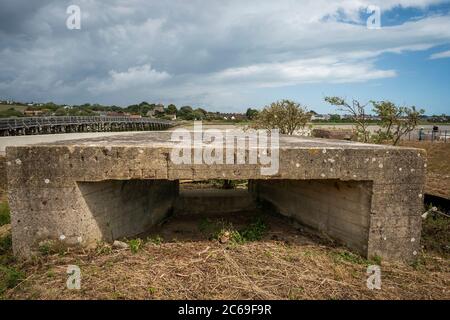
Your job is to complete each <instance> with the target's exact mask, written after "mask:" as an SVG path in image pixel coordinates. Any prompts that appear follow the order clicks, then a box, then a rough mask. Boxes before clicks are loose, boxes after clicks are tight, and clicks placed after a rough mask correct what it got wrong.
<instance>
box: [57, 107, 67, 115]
mask: <svg viewBox="0 0 450 320" xmlns="http://www.w3.org/2000/svg"><path fill="white" fill-rule="evenodd" d="M66 114H67V112H66V109H64V108H63V107H61V108H58V109H56V111H55V116H65V115H66Z"/></svg>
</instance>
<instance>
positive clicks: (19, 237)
mask: <svg viewBox="0 0 450 320" xmlns="http://www.w3.org/2000/svg"><path fill="white" fill-rule="evenodd" d="M25 194H26V195H28V196H27V197H24V196H23V195H25ZM177 195H178V182H177V181H169V180H106V181H98V182H77V183H76V184H75V185H74V186H73V187H66V188H42V189H34V188H29V186H27V185H22V186H21V187H20V189H12V188H10V189H9V201H10V204H11V206H12V210H11V223H12V227H13V228H14V232H13V234H12V235H13V250H14V252H15V253H16V254H18V255H20V256H30V254H33V252H35V251H37V250H38V248H39V244H40V243H42V242H43V241H47V240H52V241H56V242H58V243H59V244H61V245H68V246H70V245H81V246H84V247H93V246H95V245H96V244H97V243H98V241H112V240H114V239H117V238H121V237H133V236H135V235H138V234H140V233H142V232H144V231H145V230H146V229H147V228H148V227H149V226H150V225H152V224H154V223H156V222H158V221H159V220H161V219H162V218H163V217H164V216H165V215H166V214H167V213H169V211H170V210H171V208H172V207H173V202H174V200H175V198H176V197H177ZM43 212H45V214H42V213H43Z"/></svg>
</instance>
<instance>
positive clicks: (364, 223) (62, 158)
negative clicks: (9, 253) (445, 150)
mask: <svg viewBox="0 0 450 320" xmlns="http://www.w3.org/2000/svg"><path fill="white" fill-rule="evenodd" d="M173 149H174V143H173V142H172V141H171V134H170V132H146V133H137V134H133V135H127V136H114V137H108V138H91V139H81V140H73V141H64V142H57V143H49V144H42V145H31V146H16V147H8V148H7V149H6V156H7V161H6V164H7V177H8V192H9V203H10V208H11V223H12V239H13V250H14V253H15V254H16V255H18V256H21V257H29V256H30V255H32V254H33V253H34V252H36V251H37V250H36V248H37V246H38V245H39V243H40V242H41V241H43V240H45V239H51V240H57V241H60V240H61V241H63V242H64V243H65V244H68V245H72V244H78V245H80V246H82V247H88V246H91V245H95V244H96V243H97V242H98V241H102V240H103V241H111V240H113V239H117V238H121V237H133V236H136V235H138V234H140V233H141V232H142V231H145V229H146V228H147V227H148V226H151V225H154V224H155V223H157V221H160V220H161V219H164V217H167V216H168V215H170V214H171V213H172V211H173V212H176V211H177V208H178V207H177V206H179V205H180V203H179V202H180V201H181V200H182V199H183V197H180V196H179V195H181V194H179V181H183V180H194V181H198V180H210V179H226V180H249V193H247V194H241V195H240V196H236V198H234V199H232V200H230V201H228V204H227V206H226V207H227V208H231V209H233V206H236V205H237V204H239V205H241V204H242V203H243V202H242V201H241V200H242V199H244V198H245V199H247V200H245V201H247V204H252V203H253V201H255V200H257V201H259V202H262V203H269V204H270V205H271V206H272V208H273V210H274V211H277V212H279V213H281V214H283V215H285V216H288V217H291V218H293V219H295V220H297V221H299V222H300V223H302V224H304V225H309V226H311V227H313V228H315V229H317V230H320V231H322V232H323V233H326V234H328V235H329V236H331V237H332V238H335V239H337V240H339V241H341V242H343V243H344V244H345V245H347V246H348V247H349V248H351V249H353V250H355V251H357V252H359V253H361V254H362V255H364V256H367V257H373V256H379V257H381V258H383V259H386V260H403V261H413V260H415V257H416V256H417V254H418V252H419V251H420V232H421V214H422V213H423V193H424V178H425V170H426V166H427V164H426V155H425V152H424V151H423V150H419V149H414V148H397V147H389V146H380V145H370V144H361V143H353V142H346V141H333V140H326V139H311V138H301V137H291V136H290V137H287V136H281V137H280V141H279V158H278V160H279V165H277V167H278V168H279V170H278V171H277V172H276V173H274V174H271V175H265V174H263V172H262V168H261V166H260V165H259V164H251V163H249V162H248V163H247V162H246V163H244V164H234V165H228V164H204V163H181V164H179V163H175V162H173V161H171V158H170V155H171V151H172V150H173ZM263 150H264V149H263ZM197 151H201V150H197V148H195V147H194V148H193V149H192V152H193V153H196V152H197ZM37 168H38V170H37ZM218 196H219V194H218V193H216V194H213V193H209V194H206V195H205V194H204V195H203V196H201V197H198V196H195V195H191V197H189V199H187V198H186V197H184V198H185V201H187V203H190V204H194V203H196V202H197V203H198V204H199V205H198V206H196V208H197V209H198V208H200V207H201V206H202V205H201V204H202V203H203V204H204V201H205V199H208V201H213V203H214V201H215V203H219V200H217V199H216V200H212V199H214V198H217V197H218ZM186 199H187V200H186ZM238 199H240V200H239V201H238ZM248 199H251V201H249V200H248ZM214 207H215V208H219V206H218V205H217V204H215V205H214ZM182 208H183V206H182ZM231 209H230V210H231ZM233 210H235V209H233ZM233 210H231V211H233Z"/></svg>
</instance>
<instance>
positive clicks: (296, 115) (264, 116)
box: [253, 100, 311, 135]
mask: <svg viewBox="0 0 450 320" xmlns="http://www.w3.org/2000/svg"><path fill="white" fill-rule="evenodd" d="M310 120H311V114H310V113H309V112H308V111H307V109H306V107H303V106H302V105H300V104H298V103H296V102H293V101H290V100H281V101H277V102H274V103H272V104H271V105H270V106H266V107H265V108H264V109H263V110H262V111H261V112H260V113H259V114H258V117H257V118H256V121H255V123H254V125H253V126H254V127H255V128H261V129H267V130H270V129H279V130H280V133H281V134H288V135H292V134H294V132H295V131H297V130H299V129H300V128H303V127H304V126H305V125H306V123H308V121H310Z"/></svg>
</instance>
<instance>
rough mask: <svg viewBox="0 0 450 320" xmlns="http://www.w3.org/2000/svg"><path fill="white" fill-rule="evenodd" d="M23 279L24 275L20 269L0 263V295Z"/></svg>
mask: <svg viewBox="0 0 450 320" xmlns="http://www.w3.org/2000/svg"><path fill="white" fill-rule="evenodd" d="M23 279H25V275H24V274H23V272H21V271H20V270H17V269H15V268H13V267H7V266H2V265H0V295H1V294H3V293H4V292H5V291H6V290H7V289H11V288H14V287H15V286H17V285H18V284H19V283H20V281H22V280H23Z"/></svg>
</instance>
